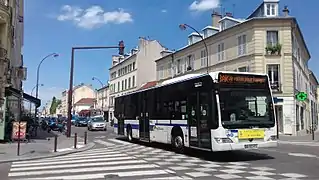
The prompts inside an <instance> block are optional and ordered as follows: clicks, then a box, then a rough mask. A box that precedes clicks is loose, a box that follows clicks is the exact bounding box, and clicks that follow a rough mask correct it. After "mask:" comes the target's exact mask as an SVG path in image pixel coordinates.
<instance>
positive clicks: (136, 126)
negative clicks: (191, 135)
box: [113, 123, 187, 129]
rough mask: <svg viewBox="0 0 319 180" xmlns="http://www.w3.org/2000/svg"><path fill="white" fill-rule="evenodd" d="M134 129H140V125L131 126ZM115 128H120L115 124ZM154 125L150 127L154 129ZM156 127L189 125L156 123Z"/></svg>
mask: <svg viewBox="0 0 319 180" xmlns="http://www.w3.org/2000/svg"><path fill="white" fill-rule="evenodd" d="M130 125H131V127H132V129H139V125H138V124H130ZM113 126H114V128H117V127H118V124H114V125H113ZM126 126H127V124H125V126H124V127H125V128H126ZM153 126H154V125H150V128H153ZM155 126H182V127H186V126H187V124H161V123H155Z"/></svg>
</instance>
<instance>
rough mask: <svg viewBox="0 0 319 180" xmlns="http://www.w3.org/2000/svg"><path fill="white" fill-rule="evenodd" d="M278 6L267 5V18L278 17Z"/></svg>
mask: <svg viewBox="0 0 319 180" xmlns="http://www.w3.org/2000/svg"><path fill="white" fill-rule="evenodd" d="M276 14H277V13H276V4H266V16H276Z"/></svg>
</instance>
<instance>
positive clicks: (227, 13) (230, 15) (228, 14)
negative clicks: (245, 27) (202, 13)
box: [225, 12, 233, 18]
mask: <svg viewBox="0 0 319 180" xmlns="http://www.w3.org/2000/svg"><path fill="white" fill-rule="evenodd" d="M225 16H227V17H231V18H232V17H233V14H232V13H230V12H226V14H225Z"/></svg>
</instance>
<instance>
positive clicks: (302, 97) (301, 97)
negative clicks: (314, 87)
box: [296, 92, 308, 101]
mask: <svg viewBox="0 0 319 180" xmlns="http://www.w3.org/2000/svg"><path fill="white" fill-rule="evenodd" d="M307 97H308V94H307V93H305V92H299V93H298V94H297V95H296V98H297V100H298V101H305V100H306V99H307Z"/></svg>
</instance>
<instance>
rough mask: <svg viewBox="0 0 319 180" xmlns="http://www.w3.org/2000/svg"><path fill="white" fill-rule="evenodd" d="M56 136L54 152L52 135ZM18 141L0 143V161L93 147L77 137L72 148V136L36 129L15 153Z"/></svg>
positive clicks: (4, 161)
mask: <svg viewBox="0 0 319 180" xmlns="http://www.w3.org/2000/svg"><path fill="white" fill-rule="evenodd" d="M55 135H58V138H57V152H54V136H55ZM17 147H18V143H17V142H14V143H7V144H0V163H8V162H12V161H20V160H31V159H39V158H45V157H54V156H61V155H65V154H69V153H74V152H80V151H83V150H86V149H90V148H92V147H94V143H89V144H87V145H85V144H84V142H83V139H81V138H79V139H78V145H77V149H74V138H73V137H71V138H67V137H66V136H64V135H61V134H57V132H50V133H48V132H47V131H43V130H38V135H37V137H35V138H32V139H31V140H30V141H29V142H21V143H20V153H19V156H18V155H17Z"/></svg>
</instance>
